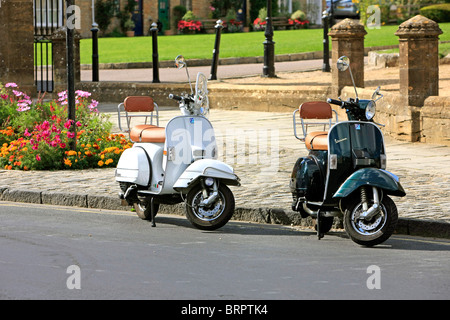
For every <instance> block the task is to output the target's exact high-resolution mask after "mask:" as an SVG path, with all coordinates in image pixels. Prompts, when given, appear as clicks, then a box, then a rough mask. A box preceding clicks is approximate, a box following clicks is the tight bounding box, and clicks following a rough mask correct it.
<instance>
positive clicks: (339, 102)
mask: <svg viewBox="0 0 450 320" xmlns="http://www.w3.org/2000/svg"><path fill="white" fill-rule="evenodd" d="M327 102H328V103H331V104H335V105H338V106H341V107H343V106H344V103H345V102H344V101H341V100H335V99H330V98H328V99H327Z"/></svg>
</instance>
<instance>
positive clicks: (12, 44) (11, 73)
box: [0, 0, 36, 92]
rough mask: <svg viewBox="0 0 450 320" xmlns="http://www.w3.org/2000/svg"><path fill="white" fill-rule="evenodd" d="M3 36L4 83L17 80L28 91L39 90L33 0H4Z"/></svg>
mask: <svg viewBox="0 0 450 320" xmlns="http://www.w3.org/2000/svg"><path fill="white" fill-rule="evenodd" d="M0 39H1V41H0V82H2V83H3V84H5V83H7V82H16V83H20V87H21V89H22V90H24V91H27V92H34V91H36V87H35V86H34V72H33V70H34V56H33V42H34V28H33V0H8V1H2V3H1V7H0Z"/></svg>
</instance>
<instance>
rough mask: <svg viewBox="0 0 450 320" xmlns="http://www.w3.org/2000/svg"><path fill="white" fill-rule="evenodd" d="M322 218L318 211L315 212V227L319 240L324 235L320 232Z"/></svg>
mask: <svg viewBox="0 0 450 320" xmlns="http://www.w3.org/2000/svg"><path fill="white" fill-rule="evenodd" d="M321 220H322V218H321V216H320V209H319V210H318V211H317V219H316V227H317V238H318V239H319V240H320V239H322V238H323V237H324V236H325V233H323V232H322V230H321V227H320V226H321V224H322V221H321Z"/></svg>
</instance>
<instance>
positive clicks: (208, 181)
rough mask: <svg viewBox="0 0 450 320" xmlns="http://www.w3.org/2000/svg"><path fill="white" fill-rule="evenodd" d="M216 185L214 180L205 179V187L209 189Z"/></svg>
mask: <svg viewBox="0 0 450 320" xmlns="http://www.w3.org/2000/svg"><path fill="white" fill-rule="evenodd" d="M213 184H214V179H213V178H206V179H205V185H206V186H208V187H211V186H212V185H213Z"/></svg>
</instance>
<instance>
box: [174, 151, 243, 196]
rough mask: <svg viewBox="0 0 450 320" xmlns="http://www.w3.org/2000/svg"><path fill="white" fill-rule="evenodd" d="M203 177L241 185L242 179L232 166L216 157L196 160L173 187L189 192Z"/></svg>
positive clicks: (227, 183)
mask: <svg viewBox="0 0 450 320" xmlns="http://www.w3.org/2000/svg"><path fill="white" fill-rule="evenodd" d="M201 177H204V178H206V177H210V178H215V179H217V180H219V181H221V182H222V183H224V184H226V185H231V186H239V185H240V182H239V181H240V179H239V177H238V176H237V175H236V174H234V170H233V168H232V167H230V166H229V165H227V164H226V163H223V162H222V161H219V160H215V159H201V160H197V161H194V162H193V163H192V164H191V165H190V166H189V167H187V168H186V170H185V171H184V172H183V174H182V175H181V176H180V177H179V178H178V180H177V181H176V182H175V184H174V186H173V189H174V190H176V191H184V192H187V191H188V190H190V189H191V188H192V187H193V186H195V185H196V184H197V183H199V182H200V178H201Z"/></svg>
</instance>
